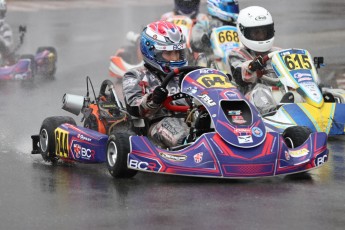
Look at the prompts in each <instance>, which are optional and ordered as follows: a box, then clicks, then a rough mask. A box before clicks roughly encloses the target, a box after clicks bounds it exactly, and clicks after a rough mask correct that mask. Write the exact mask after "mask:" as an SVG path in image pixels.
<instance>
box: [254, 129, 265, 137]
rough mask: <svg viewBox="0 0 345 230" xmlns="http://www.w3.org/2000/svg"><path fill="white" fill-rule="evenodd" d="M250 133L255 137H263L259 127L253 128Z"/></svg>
mask: <svg viewBox="0 0 345 230" xmlns="http://www.w3.org/2000/svg"><path fill="white" fill-rule="evenodd" d="M252 131H253V135H254V136H256V137H262V135H263V132H262V130H261V129H260V128H259V127H253V128H252Z"/></svg>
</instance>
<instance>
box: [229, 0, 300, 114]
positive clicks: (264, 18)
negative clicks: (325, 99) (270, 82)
mask: <svg viewBox="0 0 345 230" xmlns="http://www.w3.org/2000/svg"><path fill="white" fill-rule="evenodd" d="M237 31H238V34H239V39H240V41H241V43H242V44H243V47H240V48H235V49H233V50H232V51H231V52H230V54H229V64H230V67H231V72H232V76H233V78H234V80H235V82H236V83H237V84H238V86H239V90H240V91H241V92H242V93H243V94H245V95H246V97H247V98H248V99H249V100H250V101H251V102H252V103H253V104H254V105H255V106H256V107H257V109H258V110H259V111H260V113H262V114H265V113H268V112H270V111H273V110H275V109H276V108H277V105H276V102H275V100H274V98H273V96H272V93H271V91H270V89H269V88H268V87H267V86H266V85H264V84H261V83H260V80H259V77H260V76H261V75H262V74H263V73H264V72H267V70H269V69H272V67H271V65H270V61H268V62H267V65H265V64H264V63H263V58H262V57H263V56H264V55H266V54H268V53H270V52H272V51H276V50H279V48H277V47H273V42H274V23H273V19H272V16H271V14H270V13H269V12H268V11H267V10H266V9H265V8H263V7H259V6H250V7H247V8H245V9H242V10H241V11H240V13H239V15H238V19H237ZM267 74H269V73H267ZM272 74H273V73H272ZM272 77H275V76H272ZM293 101H294V98H293V94H292V93H289V92H288V93H286V94H285V95H284V96H283V98H282V100H281V103H293Z"/></svg>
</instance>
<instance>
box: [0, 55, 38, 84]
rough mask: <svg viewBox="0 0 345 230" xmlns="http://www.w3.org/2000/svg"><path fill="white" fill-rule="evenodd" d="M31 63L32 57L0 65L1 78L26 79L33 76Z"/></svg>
mask: <svg viewBox="0 0 345 230" xmlns="http://www.w3.org/2000/svg"><path fill="white" fill-rule="evenodd" d="M30 64H31V60H30V59H20V60H19V61H18V62H17V63H15V64H14V65H10V66H2V67H0V80H10V79H14V80H25V79H29V78H32V70H31V69H30Z"/></svg>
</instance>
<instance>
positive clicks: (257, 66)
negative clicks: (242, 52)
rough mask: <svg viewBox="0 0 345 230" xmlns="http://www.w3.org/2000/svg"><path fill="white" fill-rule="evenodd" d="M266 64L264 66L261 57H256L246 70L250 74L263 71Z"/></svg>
mask: <svg viewBox="0 0 345 230" xmlns="http://www.w3.org/2000/svg"><path fill="white" fill-rule="evenodd" d="M265 66H266V64H264V60H263V58H262V57H261V56H257V57H256V58H255V59H254V60H253V61H252V62H251V63H249V65H248V69H249V70H250V71H252V72H254V71H257V70H263V68H265Z"/></svg>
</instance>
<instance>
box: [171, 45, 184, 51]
mask: <svg viewBox="0 0 345 230" xmlns="http://www.w3.org/2000/svg"><path fill="white" fill-rule="evenodd" d="M184 48H186V45H185V44H177V45H173V50H182V49H184Z"/></svg>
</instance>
